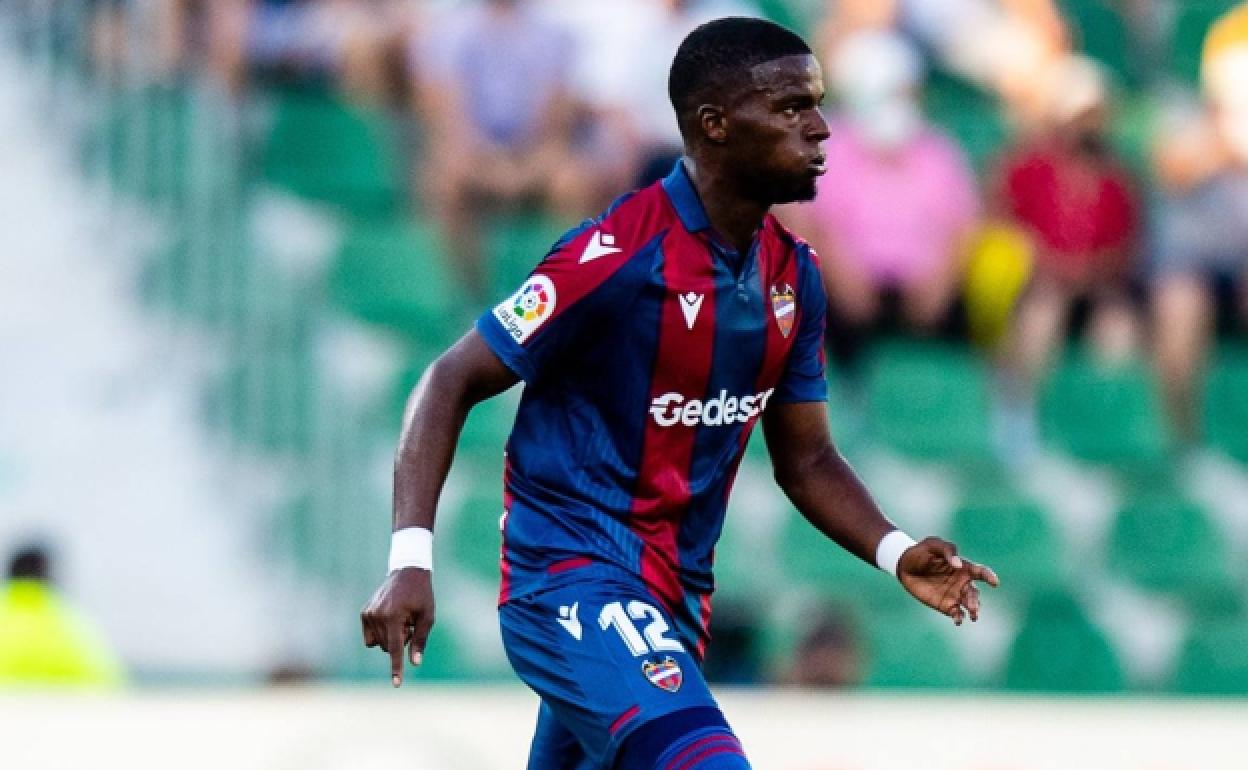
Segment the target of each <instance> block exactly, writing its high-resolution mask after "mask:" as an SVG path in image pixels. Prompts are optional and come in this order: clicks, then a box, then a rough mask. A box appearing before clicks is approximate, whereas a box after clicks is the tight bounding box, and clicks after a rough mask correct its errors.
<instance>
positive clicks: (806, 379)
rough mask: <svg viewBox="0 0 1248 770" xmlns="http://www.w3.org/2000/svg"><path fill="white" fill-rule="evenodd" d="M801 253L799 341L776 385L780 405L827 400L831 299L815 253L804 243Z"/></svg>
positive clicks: (776, 400)
mask: <svg viewBox="0 0 1248 770" xmlns="http://www.w3.org/2000/svg"><path fill="white" fill-rule="evenodd" d="M801 251H802V252H803V253H801V254H800V255H799V258H800V260H801V263H800V267H799V270H800V271H801V274H800V276H799V278H798V286H799V287H800V288H799V295H798V303H799V304H798V308H799V310H798V312H799V313H800V316H799V318H798V327H797V339H796V340H794V342H793V348H792V350H790V351H789V359H788V362H787V363H786V364H785V368H784V374H783V375H781V377H780V384H779V385H777V386H776V394H775V396H773V400H774V401H775V402H776V403H780V404H795V403H801V402H804V401H826V400H827V398H828V383H827V380H826V379H825V377H824V352H823V335H824V325H825V323H826V321H827V314H828V299H827V296H826V295H825V294H824V291H823V280H822V278H821V276H820V274H819V268H818V266H817V262H816V258H815V256H814V252H813V251H811V250H810V247H808V246H806V245H804V244H803V245H802V246H801Z"/></svg>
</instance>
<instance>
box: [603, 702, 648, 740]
mask: <svg viewBox="0 0 1248 770" xmlns="http://www.w3.org/2000/svg"><path fill="white" fill-rule="evenodd" d="M640 713H641V707H640V706H633V707H632V708H631V709H629V710H628V711H625V712H624V713H623V714H620V715H619V716H618V717H617V718H616V720H615V721H614V722H612V723H611V726H610V727H608V728H607V730H608V731H609V732H610V733H611V734H612V735H615V734H616V733H618V732H619V731H620V728H621V727H623V726H624V725H626V724H628V720H630V719H632V718H633V717H635V716H637V715H638V714H640Z"/></svg>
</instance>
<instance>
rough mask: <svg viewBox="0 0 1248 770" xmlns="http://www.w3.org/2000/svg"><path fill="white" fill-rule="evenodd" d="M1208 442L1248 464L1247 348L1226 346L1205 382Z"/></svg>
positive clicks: (1215, 359) (1206, 434)
mask: <svg viewBox="0 0 1248 770" xmlns="http://www.w3.org/2000/svg"><path fill="white" fill-rule="evenodd" d="M1204 429H1205V440H1206V441H1207V442H1208V443H1209V445H1210V446H1213V447H1216V448H1217V449H1220V450H1222V451H1223V452H1226V453H1227V454H1228V455H1230V456H1231V457H1233V458H1235V459H1236V460H1239V461H1240V462H1243V463H1248V348H1244V347H1230V346H1224V347H1222V348H1220V349H1219V350H1218V352H1217V353H1216V354H1215V355H1214V359H1213V365H1212V367H1211V369H1210V371H1209V375H1208V378H1207V379H1206V381H1205V399H1204Z"/></svg>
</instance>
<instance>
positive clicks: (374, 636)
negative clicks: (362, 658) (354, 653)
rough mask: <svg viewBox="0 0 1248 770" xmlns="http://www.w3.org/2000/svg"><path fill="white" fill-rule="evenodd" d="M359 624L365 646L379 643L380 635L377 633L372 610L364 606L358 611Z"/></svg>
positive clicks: (373, 645) (374, 645)
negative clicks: (362, 609)
mask: <svg viewBox="0 0 1248 770" xmlns="http://www.w3.org/2000/svg"><path fill="white" fill-rule="evenodd" d="M360 626H361V627H362V628H363V631H364V646H365V647H376V646H377V645H378V644H381V635H380V634H378V633H377V621H376V619H374V617H373V613H372V611H371V610H369V609H368V608H365V609H364V611H363V612H361V613H360Z"/></svg>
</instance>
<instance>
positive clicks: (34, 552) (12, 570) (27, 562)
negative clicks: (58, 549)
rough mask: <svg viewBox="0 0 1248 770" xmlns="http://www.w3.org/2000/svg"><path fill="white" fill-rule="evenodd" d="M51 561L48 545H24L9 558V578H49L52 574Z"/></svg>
mask: <svg viewBox="0 0 1248 770" xmlns="http://www.w3.org/2000/svg"><path fill="white" fill-rule="evenodd" d="M50 561H51V558H50V556H49V554H48V549H47V547H46V546H44V545H42V544H40V543H31V544H28V545H25V546H22V547H21V548H19V549H17V551H15V552H14V554H13V558H12V559H10V560H9V578H10V579H11V580H47V579H48V578H49V576H50V575H49V573H50V564H49V562H50Z"/></svg>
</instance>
